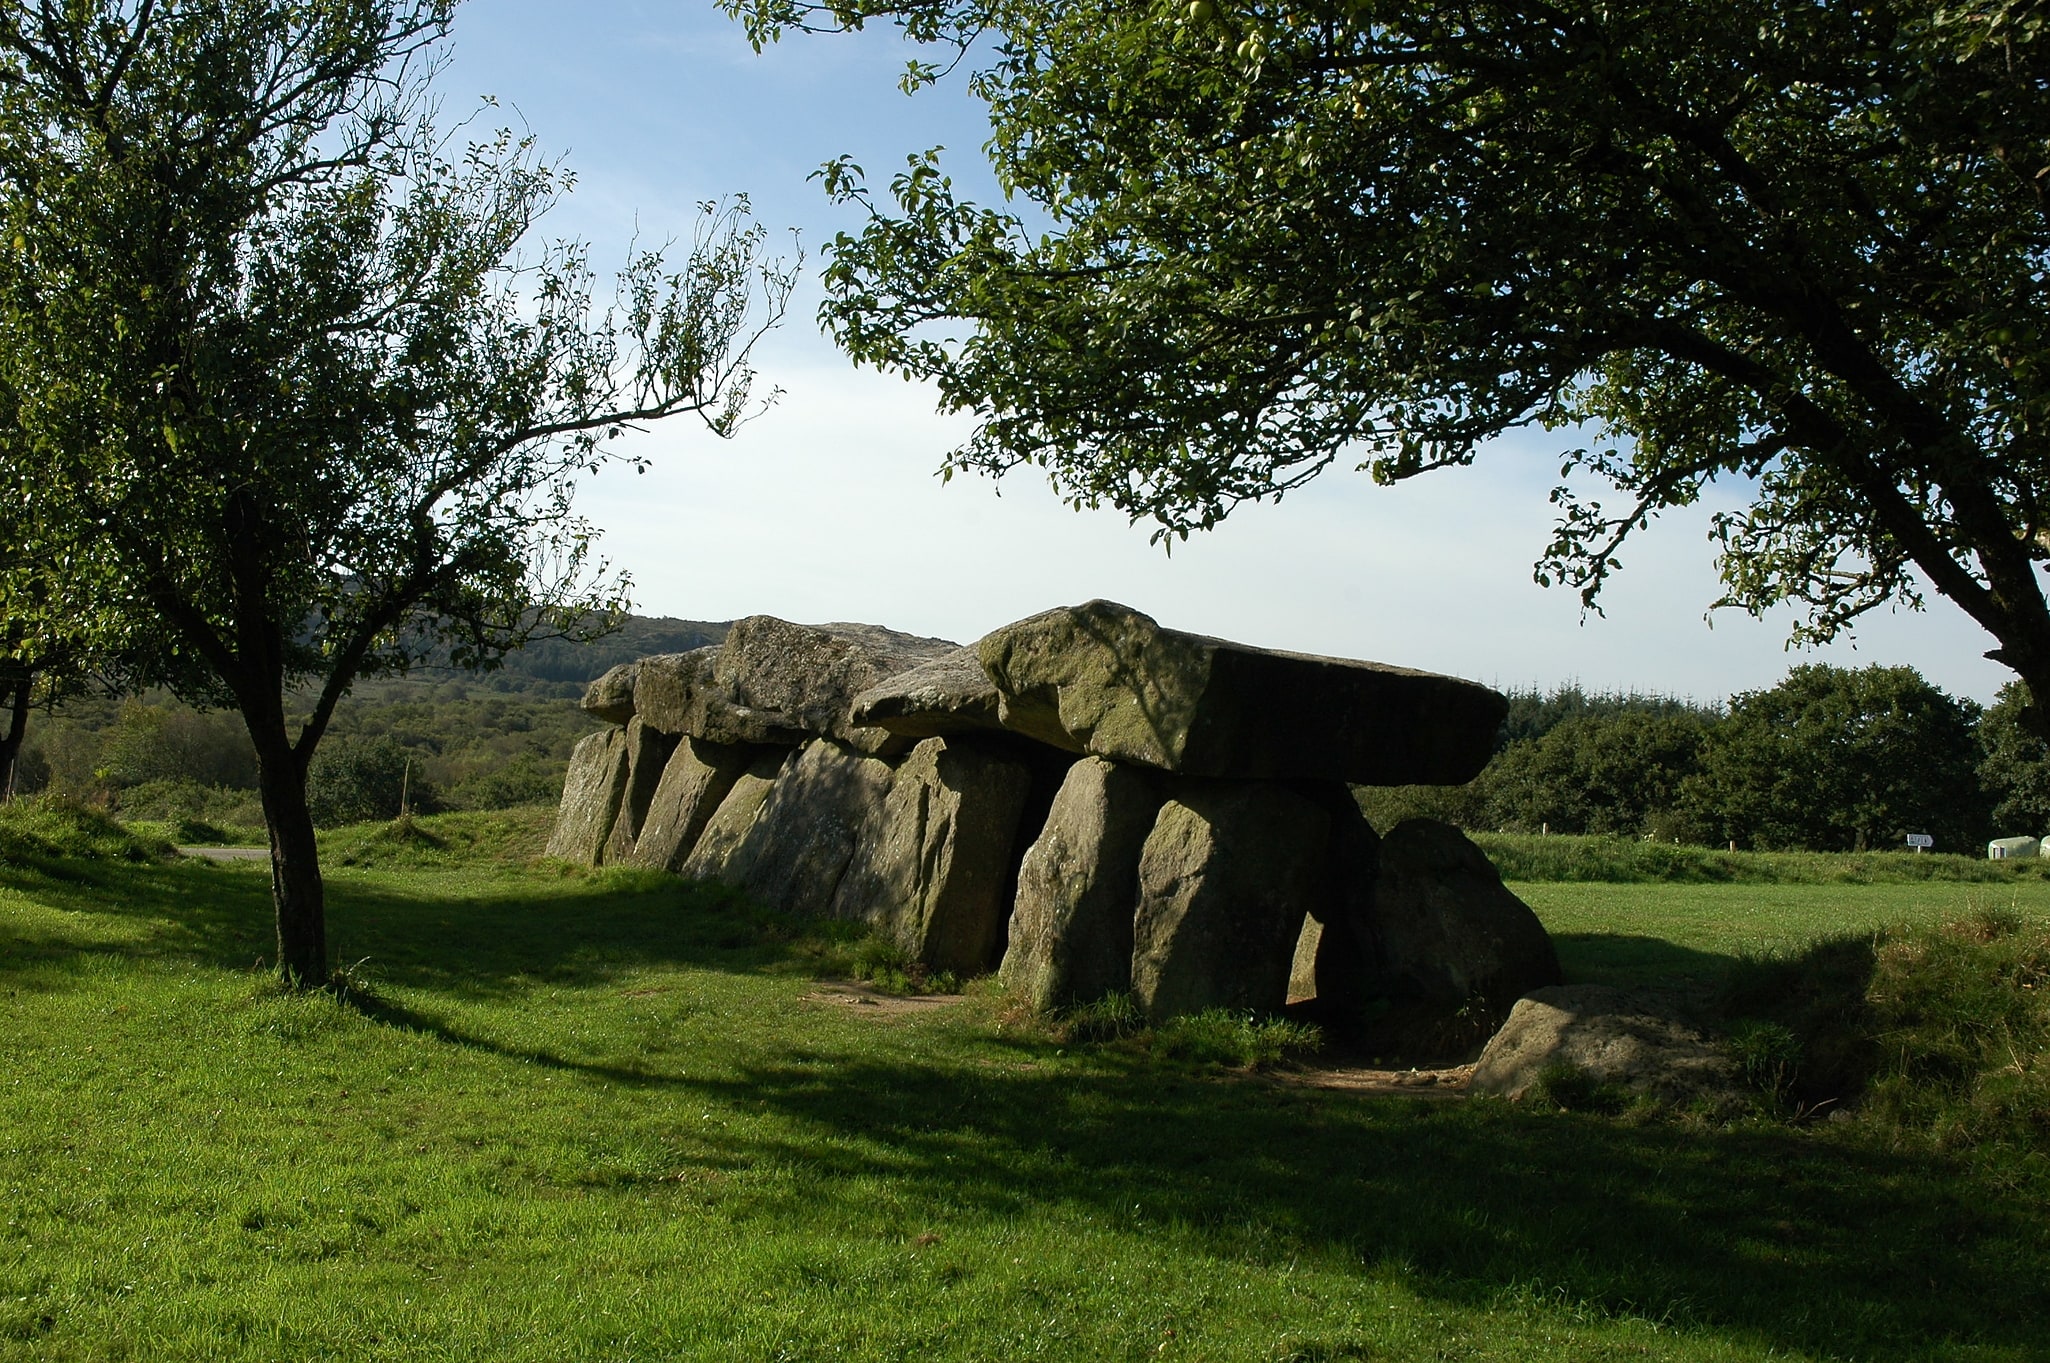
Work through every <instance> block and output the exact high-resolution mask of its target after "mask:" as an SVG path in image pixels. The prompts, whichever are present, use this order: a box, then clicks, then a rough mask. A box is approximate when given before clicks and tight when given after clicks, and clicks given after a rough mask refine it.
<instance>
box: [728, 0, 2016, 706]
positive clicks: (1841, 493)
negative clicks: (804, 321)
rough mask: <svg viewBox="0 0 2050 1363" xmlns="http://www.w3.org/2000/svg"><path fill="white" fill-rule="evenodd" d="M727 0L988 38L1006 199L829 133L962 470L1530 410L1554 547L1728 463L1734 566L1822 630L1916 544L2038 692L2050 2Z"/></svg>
mask: <svg viewBox="0 0 2050 1363" xmlns="http://www.w3.org/2000/svg"><path fill="white" fill-rule="evenodd" d="M729 8H731V9H732V10H734V11H735V12H736V13H738V14H740V15H741V16H742V17H743V18H744V19H745V21H746V22H747V24H748V26H749V30H750V32H751V34H752V35H753V36H754V37H755V39H756V41H757V43H758V44H760V43H763V42H766V41H769V40H772V39H773V38H775V37H776V36H777V35H778V34H779V33H781V32H782V31H784V30H785V29H788V28H791V27H801V28H837V27H859V26H861V25H862V24H863V23H865V22H875V21H886V22H895V23H897V24H900V25H901V26H902V27H903V29H904V30H905V31H906V32H907V33H908V34H910V35H911V36H912V37H914V38H916V39H919V40H921V41H924V42H928V43H932V44H936V45H938V46H939V48H940V49H941V50H942V55H943V56H945V57H949V58H950V60H946V61H941V62H935V63H931V64H925V65H915V66H914V68H913V70H912V71H911V73H910V75H909V78H908V79H909V82H910V83H911V84H913V85H915V84H917V83H919V82H921V81H924V80H931V79H938V78H940V77H941V75H942V74H943V70H944V69H945V68H946V67H948V66H951V65H955V64H959V63H962V62H965V63H967V64H968V65H969V66H970V68H971V69H972V73H973V74H972V76H971V78H970V87H971V89H972V90H973V91H974V92H975V94H977V95H978V96H979V97H980V98H981V99H982V100H984V101H985V102H986V103H987V104H988V106H989V111H990V116H991V127H992V133H991V138H990V141H989V142H988V144H987V147H986V151H987V155H988V157H989V160H990V163H991V165H992V167H993V169H994V170H995V173H996V176H997V179H998V181H999V182H1000V184H1001V186H1002V188H1003V190H1004V192H1005V193H1006V195H1008V196H1010V201H1009V202H1007V203H1005V204H1002V205H998V206H995V207H990V206H984V205H978V204H975V203H973V202H971V201H969V200H967V199H966V198H964V197H963V196H962V195H961V194H960V193H959V192H958V191H957V190H956V188H955V186H954V183H953V181H952V180H951V179H950V178H949V177H948V175H947V174H946V171H945V168H944V167H943V165H942V163H941V160H940V157H939V155H938V153H937V151H934V152H925V153H920V154H916V155H913V156H912V157H910V158H909V162H908V165H907V168H906V169H905V170H904V171H903V172H902V173H900V174H898V175H896V176H894V177H893V178H892V179H891V181H890V184H889V189H888V192H887V194H884V195H877V194H875V193H874V192H873V191H872V189H871V188H870V187H869V185H868V184H867V182H866V180H865V179H864V176H863V173H862V171H861V169H860V168H859V167H857V166H855V165H853V164H851V163H850V162H847V161H844V160H842V161H840V162H836V163H834V164H832V165H829V166H828V167H826V169H825V171H824V172H823V175H824V179H825V183H826V187H827V188H828V189H829V190H830V191H831V192H832V193H833V194H834V195H835V196H837V197H838V198H839V199H841V200H843V201H848V202H851V203H855V204H859V205H862V206H864V207H866V208H867V209H868V212H869V217H868V220H867V224H866V226H865V227H863V228H862V229H861V230H860V231H859V232H856V233H853V234H850V235H843V236H842V237H840V238H839V239H838V240H837V241H836V242H835V243H833V245H832V247H831V257H832V258H831V263H830V266H829V268H828V269H827V271H826V278H827V281H828V284H829V287H830V295H829V297H828V299H827V301H826V303H825V304H824V307H823V312H822V316H823V319H824V321H825V324H826V325H827V327H828V328H829V329H830V330H831V332H832V333H833V334H834V335H835V336H836V337H837V339H838V340H839V342H840V344H841V345H842V346H844V347H845V349H846V350H847V351H848V353H849V354H851V355H852V356H853V357H855V358H856V359H857V360H860V361H863V362H866V363H869V364H873V365H876V366H879V367H882V368H884V369H888V370H893V371H896V372H899V373H902V374H904V375H907V376H910V377H915V378H920V379H926V380H930V381H931V382H933V383H934V384H935V385H936V387H937V390H938V393H939V397H940V401H941V402H942V404H943V405H944V406H946V407H948V408H950V409H957V410H966V411H970V412H973V413H974V414H976V415H977V416H979V417H980V423H979V425H978V426H977V427H976V429H975V431H974V433H973V435H972V436H971V438H970V439H969V441H968V442H967V443H966V444H965V445H964V446H963V447H962V448H960V449H958V450H957V451H955V452H954V453H953V454H952V456H951V459H950V463H949V471H952V470H954V469H972V470H980V471H984V472H987V473H992V474H1002V473H1004V472H1005V471H1007V470H1011V469H1014V468H1017V467H1018V466H1020V465H1033V466H1038V467H1041V468H1043V469H1044V470H1046V471H1047V472H1048V473H1049V474H1050V476H1051V477H1052V479H1053V481H1054V482H1055V484H1056V485H1057V486H1058V487H1059V488H1060V489H1061V490H1062V491H1063V492H1064V493H1065V494H1066V495H1067V496H1068V497H1070V498H1071V499H1072V500H1074V501H1075V502H1077V503H1080V504H1091V505H1094V504H1109V505H1113V506H1116V507H1119V508H1121V509H1123V510H1125V511H1127V512H1129V513H1130V514H1132V515H1133V516H1134V517H1135V518H1151V519H1152V520H1154V521H1156V522H1157V523H1158V526H1159V529H1160V533H1162V534H1167V535H1186V534H1187V533H1189V532H1190V531H1191V530H1193V529H1197V528H1201V527H1206V526H1210V525H1213V524H1214V523H1216V522H1217V521H1218V520H1219V519H1220V518H1221V517H1223V516H1225V515H1226V514H1228V513H1229V512H1230V510H1231V509H1232V508H1233V507H1234V506H1235V505H1237V504H1239V503H1241V502H1243V501H1245V500H1247V499H1257V498H1266V497H1277V496H1280V495H1282V494H1283V493H1285V492H1286V491H1288V490H1289V489H1291V488H1294V487H1297V486H1299V485H1300V484H1302V483H1303V482H1304V481H1305V480H1306V479H1308V478H1310V477H1313V476H1315V475H1316V474H1318V473H1319V472H1321V471H1322V470H1324V469H1326V468H1327V467H1329V466H1331V465H1332V464H1334V463H1337V462H1341V461H1344V462H1358V463H1361V464H1362V465H1363V466H1364V467H1367V468H1370V469H1371V471H1372V473H1373V475H1374V476H1375V477H1376V478H1377V479H1379V480H1382V481H1392V480H1396V479H1402V478H1407V477H1411V476H1413V475H1416V474H1420V473H1423V472H1425V471H1427V470H1431V469H1435V468H1440V467H1443V466H1445V465H1450V464H1462V463H1466V462H1468V461H1470V460H1471V459H1472V458H1473V457H1474V455H1475V453H1476V450H1477V449H1478V448H1479V447H1480V446H1481V445H1482V443H1483V442H1485V441H1487V440H1489V439H1490V438H1492V437H1494V436H1497V435H1499V434H1501V433H1503V432H1505V431H1508V430H1511V429H1515V428H1519V427H1529V426H1535V427H1539V428H1542V429H1544V430H1547V431H1550V432H1552V433H1553V435H1554V437H1555V438H1556V440H1557V441H1558V444H1559V448H1560V460H1561V465H1562V470H1561V482H1560V486H1559V489H1558V490H1557V491H1556V492H1555V493H1554V495H1553V499H1554V501H1555V502H1556V503H1557V504H1558V505H1559V507H1560V512H1559V519H1558V523H1557V529H1556V533H1555V535H1554V537H1553V538H1552V540H1551V542H1550V544H1549V546H1548V547H1547V548H1546V550H1545V551H1544V554H1543V557H1542V560H1541V562H1540V564H1539V569H1538V573H1539V577H1540V580H1542V581H1547V582H1553V581H1556V582H1563V583H1567V584H1571V585H1573V586H1575V587H1578V588H1579V589H1580V590H1581V591H1582V592H1583V593H1584V595H1585V598H1586V599H1587V600H1588V601H1589V602H1590V603H1592V602H1594V601H1595V598H1596V593H1597V592H1598V590H1599V589H1600V587H1601V585H1602V583H1603V580H1604V579H1605V578H1606V576H1607V575H1608V574H1609V573H1610V572H1611V571H1613V570H1614V569H1615V568H1616V567H1617V566H1618V558H1617V551H1618V548H1619V546H1620V545H1621V543H1622V542H1623V540H1624V538H1625V537H1626V536H1627V535H1629V534H1630V533H1632V532H1633V531H1636V530H1638V529H1640V528H1641V527H1643V526H1644V525H1645V524H1646V523H1647V522H1648V521H1649V520H1650V519H1651V518H1652V517H1653V516H1655V515H1656V514H1657V513H1658V512H1659V511H1660V510H1661V509H1664V508H1670V507H1675V506H1684V505H1688V504H1691V503H1693V502H1695V501H1696V500H1697V499H1698V498H1699V497H1700V496H1701V494H1702V492H1703V489H1704V488H1705V487H1706V486H1707V485H1708V484H1710V483H1711V482H1715V481H1718V480H1722V481H1726V482H1729V483H1731V484H1733V485H1734V486H1735V487H1737V488H1738V489H1740V490H1741V491H1742V493H1743V494H1744V497H1745V500H1746V501H1747V503H1748V505H1747V506H1746V507H1745V508H1744V509H1742V510H1738V511H1733V512H1727V513H1724V514H1720V515H1718V516H1717V517H1716V518H1715V520H1714V530H1713V533H1714V535H1715V537H1716V539H1717V541H1718V544H1719V555H1720V559H1719V561H1720V567H1721V574H1722V582H1723V587H1724V592H1723V595H1722V597H1721V599H1720V601H1719V602H1717V603H1716V604H1718V605H1721V606H1730V607H1736V608H1741V609H1744V610H1748V611H1751V612H1754V613H1757V612H1763V611H1765V610H1766V609H1768V608H1770V607H1773V606H1775V605H1779V604H1792V605H1793V606H1795V607H1796V608H1797V609H1798V618H1799V621H1800V623H1799V624H1798V626H1797V630H1796V636H1795V637H1796V639H1797V640H1798V641H1803V642H1811V641H1820V640H1825V639H1828V638H1830V637H1832V636H1833V635H1835V634H1837V633H1838V632H1839V631H1841V630H1842V629H1844V628H1845V627H1846V626H1847V625H1848V624H1850V622H1852V621H1853V620H1854V619H1855V618H1856V617H1857V616H1858V615H1860V614H1861V613H1862V612H1865V611H1867V610H1870V609H1872V608H1873V607H1875V606H1879V605H1882V604H1887V603H1909V604H1919V603H1920V601H1921V593H1922V592H1923V591H1924V590H1925V586H1927V587H1933V588H1934V589H1935V590H1936V591H1937V592H1939V593H1941V594H1942V595H1943V596H1946V597H1948V598H1950V599H1951V600H1952V601H1954V602H1956V603H1957V604H1958V605H1959V606H1960V607H1962V608H1963V609H1964V610H1965V611H1966V612H1968V613H1969V614H1970V615H1971V617H1972V618H1973V619H1974V620H1976V621H1977V622H1978V623H1979V624H1980V625H1982V626H1983V627H1984V628H1985V629H1986V630H1987V631H1988V632H1989V633H1990V634H1992V635H1993V636H1994V638H1995V639H1996V640H1997V641H1998V644H1999V647H1998V649H1997V650H1995V654H1994V656H1996V657H1997V658H1998V659H1999V660H2000V661H2002V662H2004V663H2005V664H2006V665H2008V666H2009V667H2011V668H2012V669H2013V670H2014V671H2015V672H2017V673H2018V674H2019V675H2020V676H2021V677H2022V678H2023V679H2024V680H2025V681H2027V682H2028V683H2029V685H2030V686H2031V688H2032V690H2033V691H2034V692H2035V693H2036V694H2037V695H2038V696H2041V697H2044V698H2046V707H2050V609H2046V605H2045V599H2044V593H2043V588H2042V580H2041V578H2040V577H2039V575H2038V574H2039V570H2040V569H2041V568H2042V566H2043V565H2044V564H2045V563H2046V562H2050V446H2046V432H2050V424H2046V423H2050V387H2046V385H2050V363H2046V359H2050V353H2046V334H2050V333H2046V330H2045V327H2046V324H2045V322H2044V318H2045V317H2046V315H2050V310H2046V306H2045V305H2046V303H2050V285H2046V265H2050V211H2046V210H2050V200H2046V191H2050V37H2046V33H2050V23H2046V15H2045V13H2044V11H2043V10H2042V8H2041V7H2040V6H2038V5H2033V4H2028V3H2024V0H1984V2H1983V3H1973V4H1967V5H1959V6H1950V5H1943V4H1938V3H1936V0H1864V2H1862V3H1858V4H1801V5H1787V4H1781V3H1776V0H1730V2H1725V0H1718V2H1717V3H1713V4H1710V3H1702V2H1701V0H1679V3H1663V2H1662V3H1651V2H1650V0H1635V2H1634V3H1627V2H1626V3H1622V4H1615V3H1604V4H1599V5H1596V4H1589V3H1584V2H1582V0H1484V2H1483V3H1477V4H1466V5H1458V6H1450V7H1448V6H1444V5H1439V4H1419V3H1415V0H1296V2H1294V3H1290V4H1286V5H1275V4H1266V3H1241V2H1239V0H1148V2H1143V3H1134V2H1133V0H1037V2H1036V3H1023V2H1020V0H825V2H824V3H817V2H816V0H729ZM949 48H951V49H953V51H952V52H951V53H949V52H948V51H947V49H949ZM1585 474H1594V475H1599V477H1598V478H1597V479H1595V480H1593V481H1592V483H1590V482H1589V480H1587V479H1586V478H1584V477H1581V476H1579V475H1585ZM1604 481H1605V482H1606V484H1607V485H1609V486H1612V487H1613V488H1614V490H1615V494H1616V495H1615V496H1609V495H1608V494H1606V493H1604V494H1602V495H1601V496H1595V495H1593V494H1591V493H1589V492H1588V491H1587V489H1588V488H1589V487H1590V486H1592V487H1600V486H1602V485H1603V483H1604ZM1604 497H1606V498H1607V500H1604V499H1603V498H1604ZM2038 723H2039V724H2050V719H2044V718H2042V717H2040V716H2039V717H2038Z"/></svg>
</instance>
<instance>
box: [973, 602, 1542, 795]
mask: <svg viewBox="0 0 2050 1363" xmlns="http://www.w3.org/2000/svg"><path fill="white" fill-rule="evenodd" d="M976 650H977V654H978V656H979V657H980V658H981V660H982V665H983V668H984V670H985V671H986V672H987V673H988V675H989V679H990V681H991V683H992V684H993V685H994V686H995V688H996V691H997V697H998V708H999V716H1000V719H1001V721H1002V723H1003V725H1004V727H1005V728H1008V729H1012V730H1015V731H1016V732H1018V733H1022V734H1025V735H1027V736H1029V737H1032V738H1036V739H1038V740H1039V741H1041V742H1043V743H1050V744H1052V745H1054V746H1055V747H1060V748H1065V749H1067V750H1068V751H1070V752H1080V753H1091V754H1094V755H1096V756H1099V757H1109V758H1113V759H1116V760H1119V761H1125V762H1138V763H1142V764H1144V765H1146V766H1150V767H1159V768H1161V769H1163V770H1166V771H1171V772H1178V773H1181V774H1183V775H1191V776H1223V777H1235V778H1241V779H1269V780H1273V779H1286V780H1305V779H1309V780H1331V781H1348V782H1353V783H1357V784H1360V785H1411V784H1416V785H1454V784H1458V783H1460V782H1464V781H1469V780H1472V779H1473V778H1474V777H1475V776H1476V775H1478V774H1479V773H1480V770H1481V768H1482V767H1483V766H1484V765H1486V763H1487V760H1488V758H1489V756H1490V754H1491V753H1492V752H1493V751H1494V744H1495V732H1496V729H1497V728H1498V727H1499V726H1500V724H1501V722H1502V717H1503V715H1504V714H1505V713H1507V709H1508V702H1507V701H1506V700H1504V699H1503V697H1502V696H1501V695H1500V694H1498V693H1497V692H1495V691H1493V690H1490V689H1489V688H1487V687H1485V686H1481V685H1479V684H1477V683H1475V682H1469V681H1461V680H1460V679H1458V678H1456V677H1445V676H1440V675H1438V674H1436V673H1431V672H1417V671H1413V670H1411V669H1409V668H1402V667H1389V666H1387V665H1385V664H1382V663H1369V662H1355V661H1351V660H1348V659H1343V658H1320V657H1313V656H1311V655H1309V654H1303V653H1282V652H1277V651H1274V650H1271V649H1261V648H1251V647H1248V646H1247V645H1244V644H1234V643H1229V642H1227V641H1225V640H1222V639H1210V638H1206V637H1204V636H1202V635H1197V634H1185V633H1182V632H1181V631H1179V630H1171V629H1163V628H1162V627H1161V626H1160V625H1159V624H1158V623H1157V622H1156V621H1154V620H1153V619H1152V618H1151V617H1150V616H1146V615H1142V614H1141V613H1139V612H1138V611H1135V610H1133V609H1131V608H1130V607H1128V606H1120V605H1118V604H1117V603H1116V602H1112V601H1091V602H1089V603H1087V604H1086V605H1081V606H1064V607H1061V608H1059V609H1056V610H1050V611H1045V612H1042V613H1041V614H1039V615H1035V616H1032V617H1030V618H1028V619H1025V620H1020V621H1019V622H1017V623H1016V624H1013V625H1006V626H1005V627H1003V628H1002V629H999V630H996V631H994V632H993V633H991V634H988V635H986V636H984V638H983V639H982V640H981V641H980V642H979V643H978V644H977V645H976Z"/></svg>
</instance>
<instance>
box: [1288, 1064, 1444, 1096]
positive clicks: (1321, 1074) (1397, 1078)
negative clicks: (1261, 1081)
mask: <svg viewBox="0 0 2050 1363" xmlns="http://www.w3.org/2000/svg"><path fill="white" fill-rule="evenodd" d="M1273 1077H1274V1080H1275V1082H1277V1083H1282V1084H1293V1085H1295V1086H1297V1087H1299V1088H1315V1089H1335V1090H1338V1091H1340V1092H1344V1093H1383V1094H1400V1095H1402V1096H1404V1097H1408V1098H1464V1097H1465V1096H1466V1086H1467V1084H1468V1082H1469V1081H1471V1080H1472V1079H1473V1066H1471V1065H1449V1066H1446V1067H1444V1068H1441V1069H1401V1070H1390V1069H1377V1068H1374V1067H1372V1066H1367V1065H1308V1066H1305V1067H1303V1068H1301V1069H1294V1070H1277V1071H1275V1073H1274V1076H1273Z"/></svg>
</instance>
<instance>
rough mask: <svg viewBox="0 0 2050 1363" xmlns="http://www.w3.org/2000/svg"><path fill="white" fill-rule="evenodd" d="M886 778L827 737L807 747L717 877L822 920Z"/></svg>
mask: <svg viewBox="0 0 2050 1363" xmlns="http://www.w3.org/2000/svg"><path fill="white" fill-rule="evenodd" d="M890 775H891V773H890V767H889V764H888V763H886V762H884V761H882V760H881V759H880V758H875V757H869V756H866V755H864V754H862V753H859V752H856V751H855V750H854V749H852V748H848V747H846V746H844V745H842V744H839V743H836V742H834V741H833V740H832V739H829V738H821V739H815V740H813V741H812V742H810V743H807V744H806V745H805V746H804V747H803V748H801V749H799V750H798V753H797V755H796V756H795V757H793V758H791V759H790V760H789V761H788V762H786V763H784V765H783V769H782V771H781V772H779V773H778V774H777V776H776V784H775V785H774V786H773V787H772V788H771V789H770V791H769V795H768V798H767V799H766V800H764V801H763V802H762V807H761V812H760V813H759V814H757V815H756V816H755V820H754V822H753V823H752V824H751V825H750V826H749V827H748V830H747V832H746V833H745V834H743V835H742V836H741V839H740V842H739V845H738V846H736V847H735V848H734V849H733V853H732V855H731V856H730V857H728V858H727V860H726V867H725V872H724V874H723V875H721V876H720V879H722V880H724V881H725V882H726V883H727V884H729V885H734V886H737V887H739V888H740V889H742V890H744V891H746V892H747V893H748V894H749V895H751V896H753V897H754V898H755V899H756V900H757V901H759V902H760V903H763V904H767V905H771V906H773V907H775V908H779V909H782V910H783V911H785V912H786V913H793V914H798V915H801V916H808V917H814V918H820V917H824V916H825V915H826V914H827V913H828V912H829V911H831V909H832V907H833V896H834V895H835V894H836V893H837V892H838V890H839V888H840V877H841V875H842V874H844V873H845V871H846V870H847V863H848V862H850V861H852V860H853V858H854V851H855V848H856V847H857V846H858V845H859V844H860V840H861V834H862V830H863V829H864V827H866V826H867V824H868V823H869V821H870V819H871V817H872V811H873V810H875V809H877V808H879V807H880V806H881V805H882V803H883V799H884V797H885V796H886V795H887V794H888V793H889V789H890ZM729 798H730V797H729Z"/></svg>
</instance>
